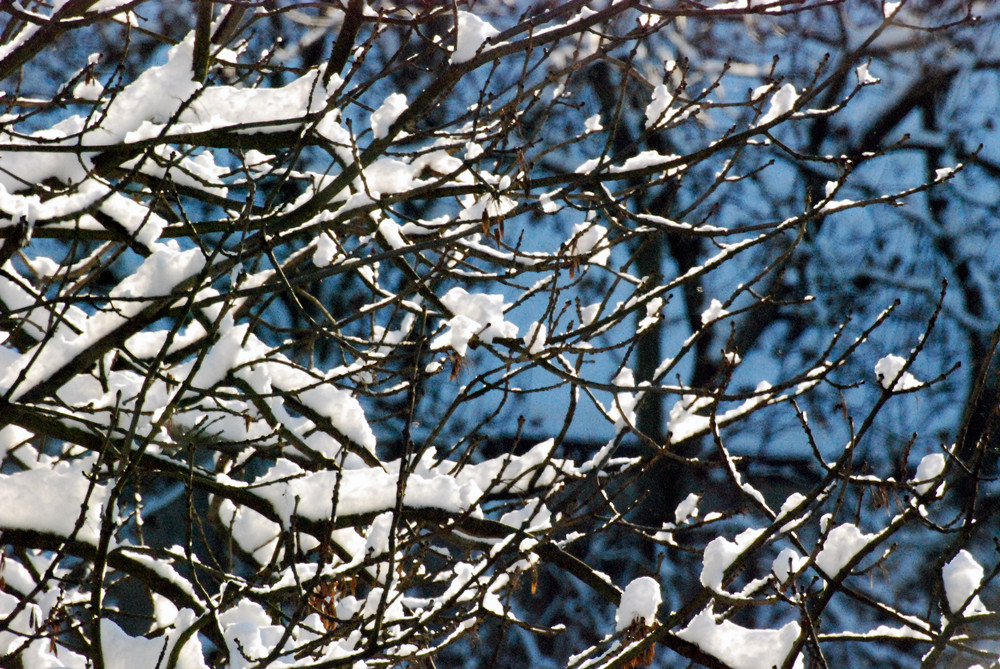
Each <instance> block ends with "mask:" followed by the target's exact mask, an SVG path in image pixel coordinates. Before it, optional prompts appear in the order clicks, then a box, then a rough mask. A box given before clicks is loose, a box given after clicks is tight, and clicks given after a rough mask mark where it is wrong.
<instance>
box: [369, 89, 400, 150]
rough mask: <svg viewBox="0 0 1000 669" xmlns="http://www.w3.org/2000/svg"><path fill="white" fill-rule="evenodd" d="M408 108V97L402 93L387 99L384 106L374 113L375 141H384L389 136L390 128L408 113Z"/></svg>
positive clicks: (372, 119) (394, 94)
mask: <svg viewBox="0 0 1000 669" xmlns="http://www.w3.org/2000/svg"><path fill="white" fill-rule="evenodd" d="M406 107H407V102H406V96H405V95H403V94H402V93H393V94H392V95H390V96H389V97H387V98H386V99H385V102H383V103H382V106H380V107H379V108H378V109H376V110H375V111H374V112H372V118H371V126H372V135H374V137H375V139H382V138H383V137H385V136H386V135H388V134H389V126H391V125H392V124H393V123H395V122H396V119H398V118H399V116H400V114H402V113H403V112H404V111H406Z"/></svg>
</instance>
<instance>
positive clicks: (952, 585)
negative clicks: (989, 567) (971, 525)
mask: <svg viewBox="0 0 1000 669" xmlns="http://www.w3.org/2000/svg"><path fill="white" fill-rule="evenodd" d="M984 574H985V571H984V570H983V567H982V565H981V564H979V563H978V562H977V561H976V558H974V557H973V556H972V553H970V552H969V551H967V550H964V549H963V550H960V551H958V554H957V555H955V557H953V558H952V559H951V561H950V562H949V563H948V564H946V565H945V566H944V567H943V568H942V569H941V578H942V579H943V580H944V591H945V594H946V595H947V596H948V608H949V609H951V612H952V613H958V612H959V611H962V615H964V616H972V615H977V614H981V613H989V612H990V611H989V609H987V608H986V606H984V605H983V603H982V601H980V599H979V595H976V591H978V590H979V588H980V586H981V585H982V582H983V575H984ZM963 607H965V608H964V610H963Z"/></svg>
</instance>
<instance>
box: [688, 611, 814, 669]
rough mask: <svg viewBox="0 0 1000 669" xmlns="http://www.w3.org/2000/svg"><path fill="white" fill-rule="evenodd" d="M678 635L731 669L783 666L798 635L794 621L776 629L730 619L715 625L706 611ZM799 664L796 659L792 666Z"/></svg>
mask: <svg viewBox="0 0 1000 669" xmlns="http://www.w3.org/2000/svg"><path fill="white" fill-rule="evenodd" d="M677 636H679V637H680V638H682V639H684V640H685V641H690V642H691V643H693V644H696V645H697V646H698V647H699V648H701V649H702V650H703V651H705V652H706V653H708V654H709V655H713V656H714V657H717V658H719V659H720V660H722V661H723V662H724V663H725V664H727V665H728V666H730V667H732V669H761V668H762V667H772V666H779V667H780V666H781V665H782V664H783V663H784V661H785V658H786V657H787V656H788V653H789V651H791V649H792V645H793V644H794V643H795V640H796V639H797V638H798V636H799V624H798V623H796V622H794V621H793V622H790V623H788V624H787V625H785V626H784V627H782V628H781V629H776V630H772V629H763V630H755V629H748V628H746V627H741V626H739V625H737V624H736V623H733V622H731V621H729V620H723V621H722V622H716V620H715V616H714V615H713V614H712V612H711V611H710V610H708V609H705V610H704V611H702V612H701V613H699V614H698V615H697V616H695V617H694V619H692V620H691V623H690V624H689V625H688V626H687V627H685V628H684V629H682V630H681V631H680V632H678V633H677ZM801 664H802V663H801V660H800V659H798V658H797V659H796V661H795V667H800V666H801Z"/></svg>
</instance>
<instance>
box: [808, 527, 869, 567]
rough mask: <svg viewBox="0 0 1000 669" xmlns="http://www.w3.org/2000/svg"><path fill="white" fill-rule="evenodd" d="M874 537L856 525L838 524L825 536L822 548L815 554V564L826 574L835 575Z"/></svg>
mask: <svg viewBox="0 0 1000 669" xmlns="http://www.w3.org/2000/svg"><path fill="white" fill-rule="evenodd" d="M874 538H875V535H874V534H864V533H862V532H861V530H859V529H858V526H857V525H853V524H851V523H845V524H843V525H838V526H837V527H835V528H833V529H832V530H830V533H829V534H828V535H827V536H826V540H825V541H824V542H823V550H821V551H820V552H819V554H818V555H817V556H816V566H817V567H819V568H820V569H822V570H823V572H824V573H826V574H827V575H828V576H836V575H837V574H838V573H839V572H840V570H841V569H843V568H844V566H845V565H847V563H848V562H850V561H851V560H852V559H853V558H854V556H855V555H857V554H858V552H860V551H861V550H863V549H864V548H865V546H867V545H868V543H869V542H870V541H871V540H872V539H874Z"/></svg>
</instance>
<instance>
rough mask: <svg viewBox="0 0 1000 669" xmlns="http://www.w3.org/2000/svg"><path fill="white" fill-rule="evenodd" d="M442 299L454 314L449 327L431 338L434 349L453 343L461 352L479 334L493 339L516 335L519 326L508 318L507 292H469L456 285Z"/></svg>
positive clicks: (449, 321) (455, 348)
mask: <svg viewBox="0 0 1000 669" xmlns="http://www.w3.org/2000/svg"><path fill="white" fill-rule="evenodd" d="M441 302H442V303H443V304H444V305H445V306H446V307H448V309H449V310H450V311H451V312H452V314H454V316H453V317H452V318H451V319H449V320H448V321H447V323H446V325H447V326H448V331H446V332H445V333H443V334H441V335H438V336H437V337H436V338H435V339H434V341H433V342H431V348H432V349H439V348H444V347H447V346H450V347H451V348H453V349H454V350H455V352H456V353H458V354H459V355H465V352H466V349H467V347H468V345H469V340H471V339H472V337H473V336H477V337H478V338H479V339H480V340H482V341H484V342H486V343H487V344H489V343H491V342H492V341H493V339H494V337H498V336H499V337H516V336H517V326H516V325H514V324H513V323H510V322H507V321H505V320H504V311H505V310H506V309H507V308H509V307H510V305H509V304H504V301H503V295H487V294H484V293H469V292H468V291H466V290H465V289H464V288H460V287H455V288H452V289H451V290H449V291H448V292H447V293H445V295H444V296H443V297H442V298H441Z"/></svg>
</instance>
